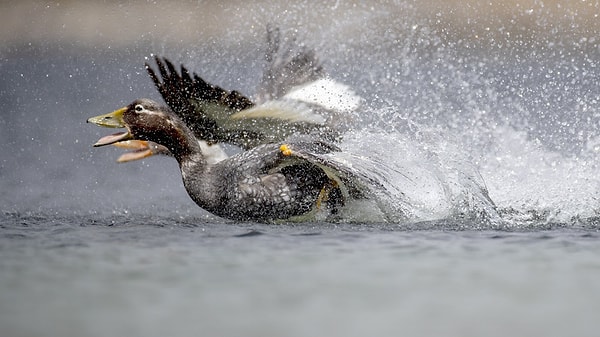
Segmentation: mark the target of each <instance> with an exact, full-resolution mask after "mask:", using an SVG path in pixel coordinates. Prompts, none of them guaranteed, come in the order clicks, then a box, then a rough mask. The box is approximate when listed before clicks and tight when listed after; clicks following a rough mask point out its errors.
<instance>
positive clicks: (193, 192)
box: [89, 99, 365, 221]
mask: <svg viewBox="0 0 600 337" xmlns="http://www.w3.org/2000/svg"><path fill="white" fill-rule="evenodd" d="M89 121H90V122H93V123H95V124H98V125H100V126H108V127H126V128H127V129H128V132H124V133H120V134H115V135H111V136H108V137H105V138H102V139H101V140H100V141H98V143H96V146H102V145H108V144H112V143H114V142H119V141H124V140H129V139H136V140H143V141H150V142H154V143H157V144H160V145H161V146H164V147H165V148H167V149H168V150H169V152H170V153H171V154H172V155H173V157H175V159H176V160H177V162H178V163H179V167H180V169H181V175H182V178H183V183H184V186H185V188H186V190H187V192H188V194H189V195H190V197H191V198H192V199H193V200H194V201H195V202H196V203H197V204H198V205H199V206H200V207H202V208H204V209H205V210H207V211H209V212H211V213H213V214H215V215H218V216H221V217H224V218H228V219H234V220H241V221H274V220H290V219H294V218H303V219H309V217H310V216H314V215H316V214H317V213H323V212H326V213H330V212H336V210H337V208H338V207H340V206H342V205H343V204H345V203H346V202H347V200H348V199H349V198H359V197H362V196H363V195H364V192H365V190H364V186H363V185H362V184H361V183H359V182H358V181H357V180H355V179H357V177H353V176H352V174H351V173H349V172H344V171H343V169H340V167H338V166H337V165H336V164H334V163H328V162H327V160H326V159H325V158H324V157H322V155H323V154H325V153H328V152H331V151H334V150H335V147H334V146H332V145H329V144H328V143H325V142H321V141H315V140H309V141H307V140H306V138H299V139H298V140H290V141H289V142H286V143H285V144H282V143H270V144H264V145H260V146H258V147H255V148H253V149H251V150H248V151H246V152H242V153H239V154H237V155H234V156H232V157H229V158H227V159H225V160H222V161H220V162H218V163H216V164H211V163H209V162H208V161H207V160H206V157H205V155H204V153H203V152H202V148H201V147H200V145H199V144H198V141H197V139H196V138H195V137H194V134H193V132H192V131H191V130H190V129H189V128H188V127H187V126H186V125H185V124H184V123H183V122H182V121H181V120H180V119H179V118H178V117H177V116H175V115H174V114H173V113H172V112H170V111H169V110H168V109H166V108H164V107H161V106H159V105H158V104H157V103H155V102H153V101H151V100H147V99H141V100H136V101H134V102H133V103H131V104H130V105H129V106H127V107H124V108H122V109H119V110H117V111H115V112H113V113H111V114H107V115H102V116H98V117H94V118H90V119H89Z"/></svg>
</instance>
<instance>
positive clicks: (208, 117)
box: [146, 56, 263, 146]
mask: <svg viewBox="0 0 600 337" xmlns="http://www.w3.org/2000/svg"><path fill="white" fill-rule="evenodd" d="M155 61H156V65H157V68H158V73H157V72H155V71H154V69H152V67H151V66H150V65H149V64H148V63H146V70H147V72H148V74H149V75H150V78H151V79H152V81H153V82H154V85H155V86H156V88H157V89H158V92H159V93H160V94H161V95H162V97H163V99H164V100H165V102H166V103H167V105H168V106H169V107H170V108H171V110H173V112H174V113H175V114H176V115H177V116H178V117H179V118H181V120H183V122H184V123H185V124H186V125H187V126H188V127H189V128H190V129H191V130H192V132H193V133H194V134H195V135H196V137H197V138H198V139H202V140H205V141H207V142H208V143H221V142H228V143H233V144H236V145H240V146H243V143H244V142H243V140H244V139H246V138H249V139H256V138H258V139H261V138H263V136H262V135H260V134H256V133H254V132H252V131H248V130H244V129H243V128H242V127H240V128H238V129H236V130H232V129H230V128H227V127H224V125H223V124H224V123H225V122H227V121H228V120H229V116H230V115H231V114H233V113H236V112H239V111H242V110H244V109H248V108H251V107H253V106H254V103H253V102H252V101H250V99H248V98H247V97H245V96H243V95H242V94H240V93H239V92H237V91H235V90H234V91H227V90H225V89H223V88H221V87H218V86H216V85H212V84H210V83H208V82H206V81H205V80H204V79H202V78H201V77H200V76H198V75H196V74H191V73H190V72H189V71H188V70H187V68H185V67H184V66H183V65H182V66H181V70H180V72H178V71H177V69H176V68H175V66H174V65H173V63H171V62H170V61H169V60H167V59H166V58H160V57H158V56H157V57H155Z"/></svg>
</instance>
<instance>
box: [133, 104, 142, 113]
mask: <svg viewBox="0 0 600 337" xmlns="http://www.w3.org/2000/svg"><path fill="white" fill-rule="evenodd" d="M134 109H135V111H136V112H142V111H144V107H143V106H142V105H141V104H138V105H136V106H135V108H134Z"/></svg>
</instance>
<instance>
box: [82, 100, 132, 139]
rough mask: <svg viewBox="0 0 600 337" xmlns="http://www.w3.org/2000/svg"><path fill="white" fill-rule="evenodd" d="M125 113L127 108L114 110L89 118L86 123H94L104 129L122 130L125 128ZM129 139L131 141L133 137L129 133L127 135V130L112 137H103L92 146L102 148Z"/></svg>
mask: <svg viewBox="0 0 600 337" xmlns="http://www.w3.org/2000/svg"><path fill="white" fill-rule="evenodd" d="M125 111H127V107H124V108H121V109H119V110H115V111H113V112H111V113H108V114H105V115H100V116H96V117H91V118H89V119H88V120H87V122H88V123H94V124H96V125H98V126H102V127H105V128H124V127H127V126H126V125H125V122H124V121H123V114H124V113H125ZM129 139H133V137H132V135H131V133H129V130H127V131H124V132H117V133H114V134H112V135H108V136H104V137H102V138H100V139H99V140H98V141H97V142H96V144H94V146H104V145H109V144H114V143H116V142H120V141H124V140H129Z"/></svg>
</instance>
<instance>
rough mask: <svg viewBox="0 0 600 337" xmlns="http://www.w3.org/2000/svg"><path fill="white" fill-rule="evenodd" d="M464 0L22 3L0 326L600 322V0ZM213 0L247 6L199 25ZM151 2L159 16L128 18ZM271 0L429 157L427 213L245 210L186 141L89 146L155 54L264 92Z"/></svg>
mask: <svg viewBox="0 0 600 337" xmlns="http://www.w3.org/2000/svg"><path fill="white" fill-rule="evenodd" d="M80 4H83V5H80ZM271 5H272V6H271ZM451 5H452V4H451V3H448V6H449V7H448V8H440V6H441V5H436V4H429V3H422V4H421V3H419V4H413V3H411V2H401V1H399V2H396V3H392V2H390V3H387V2H382V3H372V4H370V3H366V4H357V5H355V6H351V5H348V4H337V5H336V6H328V5H319V6H323V8H321V7H319V10H313V9H311V10H309V9H310V8H312V7H311V6H309V5H308V4H306V3H298V4H296V5H294V6H287V5H283V4H280V3H276V4H268V5H267V4H255V5H242V4H239V5H237V7H236V6H233V5H232V6H231V7H228V6H226V5H222V6H221V5H211V4H195V3H194V4H191V3H186V4H181V5H179V6H177V5H173V4H170V3H160V2H159V3H158V4H156V5H152V4H146V3H142V2H140V3H134V4H112V3H104V6H105V7H102V6H100V7H93V6H92V5H91V3H85V2H81V3H79V2H78V3H77V4H62V7H61V6H60V5H52V6H50V5H48V6H46V7H44V6H39V5H35V4H29V3H28V2H19V5H17V4H16V3H15V4H13V6H12V7H11V5H5V6H8V9H11V10H13V11H9V10H8V9H7V8H4V10H2V11H0V13H11V16H10V17H18V15H16V14H15V13H17V14H18V13H20V12H18V11H19V10H20V8H22V7H23V6H25V7H24V8H25V12H26V13H28V14H30V15H32V16H33V17H36V16H38V17H41V18H44V19H43V20H41V21H36V22H38V26H35V25H33V24H30V27H29V28H26V29H24V30H21V31H19V27H21V26H19V24H18V23H16V22H13V21H11V20H9V17H3V20H0V22H3V25H5V26H6V27H3V28H6V29H3V30H2V33H0V37H2V39H3V44H2V48H0V60H1V61H0V74H1V78H2V79H3V80H2V81H1V82H0V102H1V103H0V106H1V107H2V113H1V114H0V177H1V179H0V191H2V193H1V194H0V211H1V213H0V329H1V331H2V335H3V336H82V335H91V336H123V335H129V336H159V335H160V336H164V335H176V336H188V335H198V334H201V335H209V336H213V335H219V336H239V335H248V336H269V335H276V336H281V335H283V336H310V335H332V336H364V335H367V334H369V335H401V334H403V335H421V336H431V335H448V336H481V335H489V336H505V335H545V336H565V335H570V336H595V335H597V333H598V330H599V328H600V324H598V323H597V318H596V316H597V313H598V312H599V309H600V304H598V303H600V286H599V285H598V282H597V279H598V278H599V277H600V262H599V261H600V259H599V257H600V240H599V234H598V230H599V229H600V222H599V217H600V201H599V199H598V195H600V194H599V193H598V192H599V191H600V181H599V180H598V173H597V172H598V165H599V162H598V160H599V156H598V152H599V151H600V148H599V145H598V144H599V139H600V132H599V130H600V113H599V111H600V106H599V105H600V103H599V100H598V97H599V96H598V93H600V71H599V70H598V69H599V67H598V62H600V48H599V47H598V40H597V39H598V38H597V36H598V32H600V28H599V27H598V20H597V16H598V14H600V9H599V8H598V6H599V5H598V3H593V2H585V3H584V2H581V3H576V4H575V3H570V4H569V5H565V4H563V7H559V6H558V4H557V3H554V2H534V3H533V4H530V3H525V2H522V3H521V2H519V3H518V5H515V6H514V7H510V6H508V5H497V6H493V7H491V8H486V10H485V11H481V8H480V7H481V6H482V5H479V4H477V3H468V4H467V5H464V6H462V7H460V8H462V10H461V11H460V12H459V11H458V10H457V8H459V7H452V6H451ZM27 6H30V7H27ZM111 6H117V7H119V6H121V7H119V8H118V10H115V8H113V7H111ZM153 6H154V7H153ZM202 6H208V7H210V9H211V11H212V12H211V13H214V16H215V17H219V15H221V16H220V18H221V20H222V22H228V23H229V24H228V25H225V26H226V27H223V28H222V29H218V28H215V27H220V26H219V25H204V26H202V27H198V26H196V25H195V23H196V22H209V21H203V20H199V19H198V18H199V17H202V15H203V14H201V13H205V12H206V11H205V10H204V9H206V8H204V7H202ZM286 6H287V7H286ZM83 9H85V10H87V11H88V12H85V13H83V12H80V11H81V10H83ZM157 9H158V12H161V13H171V14H169V15H165V17H164V18H162V19H161V20H158V21H156V25H157V26H156V27H157V28H156V29H153V28H151V29H150V30H148V28H146V27H145V26H141V25H137V24H136V23H135V22H137V21H135V20H130V21H119V19H120V18H123V17H124V18H132V17H135V18H140V17H145V18H147V19H149V18H154V19H157V15H156V11H157ZM200 9H203V10H200ZM471 9H477V10H478V13H486V14H485V15H484V16H481V15H479V14H478V15H475V14H474V13H472V12H470V11H471ZM90 10H95V12H93V13H97V14H96V15H95V16H94V15H92V16H85V17H86V18H87V19H86V20H87V21H86V20H84V21H82V20H79V21H78V20H77V19H74V18H82V17H84V16H83V15H84V14H85V15H87V14H89V13H91V12H89V11H90ZM15 11H16V12H15ZM75 13H79V14H80V15H74V14H75ZM86 13H87V14H86ZM107 13H116V14H107ZM132 13H136V15H133V14H132ZM190 13H196V15H197V16H193V15H190ZM390 13H391V14H390ZM0 15H8V14H0ZM273 17H277V18H279V19H280V21H281V23H282V26H283V28H292V29H293V28H299V29H298V31H299V34H300V35H301V36H302V37H303V40H305V41H306V42H307V43H308V44H310V45H312V46H315V47H316V48H317V49H318V50H319V53H320V54H321V55H322V57H323V59H324V62H325V67H326V69H327V70H328V71H329V72H330V73H331V75H332V77H334V78H335V79H337V80H340V81H343V82H344V83H346V84H349V85H351V86H352V87H353V88H354V89H355V90H357V92H358V93H359V94H360V95H361V96H362V97H363V98H364V104H365V107H366V108H365V110H363V111H362V112H361V113H360V114H359V115H357V116H356V118H357V120H358V121H359V125H360V126H361V127H360V128H358V129H357V130H355V131H354V132H353V133H351V134H349V135H347V138H346V140H345V143H344V144H343V146H344V147H345V148H346V149H349V150H354V151H356V152H359V149H360V148H361V147H362V148H363V149H367V150H368V149H370V152H372V154H373V153H374V154H376V155H379V156H382V157H383V158H386V156H387V157H389V158H393V159H395V160H396V161H397V162H401V163H402V165H404V166H402V167H403V168H404V169H407V168H413V169H412V171H411V170H409V171H410V172H411V174H413V176H412V178H414V177H416V175H417V174H421V175H419V177H421V178H422V179H423V180H422V182H423V184H422V185H421V186H428V187H427V188H422V189H419V188H415V187H414V186H413V185H410V184H405V185H403V186H404V188H403V190H405V191H406V190H407V189H408V188H409V187H411V188H413V190H410V192H411V193H412V195H413V199H412V200H419V204H420V205H425V206H426V207H425V206H424V207H423V208H421V210H425V211H423V212H422V213H418V212H417V213H416V214H417V215H418V216H416V217H415V218H414V219H411V221H404V220H403V221H400V220H399V221H397V222H391V223H373V224H366V223H339V224H322V223H308V224H295V225H283V226H278V225H265V224H254V223H250V224H244V223H233V222H229V221H224V220H220V219H217V218H215V217H212V216H210V215H209V214H206V213H205V212H204V211H202V210H201V209H199V208H198V207H197V206H195V204H194V203H193V202H192V201H191V200H190V199H189V197H188V196H187V195H186V193H185V190H184V189H183V186H182V183H181V178H180V175H179V172H178V169H177V166H176V163H175V162H174V161H173V160H172V159H170V158H151V159H148V160H146V161H143V162H138V163H130V164H116V163H114V160H115V159H116V158H117V156H118V155H119V154H120V151H119V150H117V149H105V148H103V149H92V148H91V144H93V142H94V141H95V140H96V139H98V138H99V137H100V136H102V135H103V134H104V132H105V130H102V129H98V128H95V127H92V126H90V125H86V124H85V120H86V118H88V117H89V116H93V115H98V114H101V113H105V112H109V111H112V110H113V109H115V108H118V107H120V106H122V105H124V104H126V103H128V102H130V101H131V100H133V99H134V98H138V97H149V98H153V99H157V100H160V97H159V96H158V93H156V91H155V89H154V88H153V87H152V84H151V81H150V80H149V78H148V77H147V75H146V74H145V73H144V71H143V67H142V63H143V62H144V60H145V58H146V57H148V56H149V55H150V54H151V53H158V54H160V55H165V56H168V57H170V58H172V59H174V61H176V62H184V63H185V64H186V65H188V68H190V69H193V70H195V71H197V72H199V73H200V74H202V75H203V76H205V77H206V78H207V79H208V80H210V81H213V82H215V83H218V84H220V85H222V86H224V87H226V88H232V89H237V90H240V91H241V92H244V93H253V92H256V85H257V84H258V80H259V79H260V74H261V66H262V62H261V52H262V51H261V49H260V48H261V44H260V43H261V42H260V41H261V40H262V38H263V33H264V29H263V27H262V26H261V25H262V24H263V23H264V22H266V21H268V20H267V19H266V18H273ZM324 17H327V18H328V20H323V18H324ZM52 18H55V20H54V21H53V19H52ZM94 18H99V19H102V20H103V24H102V25H95V24H94V22H95V21H94V20H95V19H94ZM205 19H206V20H213V19H211V18H205ZM111 20H115V21H116V23H118V22H121V24H125V23H123V22H129V23H128V24H129V25H131V26H129V27H128V28H129V29H126V30H124V31H122V32H121V33H119V34H117V33H114V32H111V29H112V28H111V27H113V25H112V24H111V22H112V21H111ZM57 22H58V23H60V24H57ZM82 22H85V23H87V24H89V26H85V25H83V26H81V27H79V29H78V28H77V27H78V26H77V25H82ZM325 22H326V23H325ZM116 23H114V24H115V25H116ZM175 23H177V24H175ZM175 26H177V27H179V28H177V29H179V30H176V28H173V27H175ZM209 26H210V27H209ZM40 27H41V28H40ZM86 27H88V28H89V27H92V29H91V30H90V29H84V28H86ZM98 27H105V28H98ZM361 27H362V28H361ZM364 27H369V29H364ZM50 28H52V29H50ZM359 28H360V29H359ZM94 29H96V31H98V30H99V31H101V32H102V33H103V34H100V35H98V34H91V33H89V32H94V31H95V30H94ZM5 32H9V33H5ZM11 32H12V33H14V32H17V33H19V32H20V33H19V34H21V35H17V36H20V39H18V40H14V38H13V37H12V36H14V34H12V33H11ZM402 159H404V161H402ZM384 167H385V165H382V166H379V171H374V172H373V174H380V175H381V176H383V177H384V178H385V179H391V180H393V182H394V183H395V184H396V185H398V184H399V181H401V178H400V177H399V176H397V175H394V173H393V172H392V171H390V170H387V169H384ZM415 167H417V168H419V169H414V168H415ZM424 177H428V178H431V179H425V178H424ZM413 180H414V179H413ZM481 186H486V187H487V190H488V191H489V197H490V199H491V200H492V201H493V203H494V205H495V209H494V211H495V212H496V213H497V218H494V221H488V220H489V217H488V216H484V217H482V216H481V214H487V215H489V214H490V213H491V211H490V209H489V208H488V207H487V206H488V205H487V204H486V203H482V200H485V198H484V196H483V195H482V192H481V191H482V190H481V189H480V187H481ZM431 191H437V192H436V193H434V194H435V195H437V197H432V198H429V199H428V197H427V196H426V195H425V194H426V193H431ZM419 192H423V193H419ZM440 196H441V197H440ZM440 200H442V201H443V203H440V202H439V201H440ZM416 204H417V203H414V204H413V206H414V205H416ZM411 209H412V210H415V211H416V210H418V209H417V208H415V207H412V208H411ZM432 210H433V211H437V212H439V213H437V214H435V216H425V214H429V215H430V214H431V211H432ZM419 214H420V215H419Z"/></svg>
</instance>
